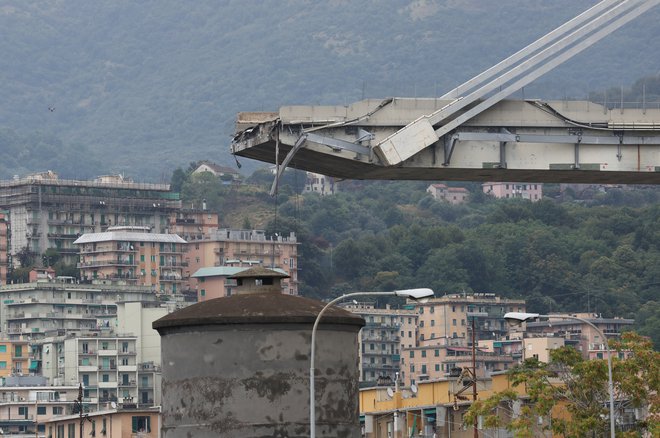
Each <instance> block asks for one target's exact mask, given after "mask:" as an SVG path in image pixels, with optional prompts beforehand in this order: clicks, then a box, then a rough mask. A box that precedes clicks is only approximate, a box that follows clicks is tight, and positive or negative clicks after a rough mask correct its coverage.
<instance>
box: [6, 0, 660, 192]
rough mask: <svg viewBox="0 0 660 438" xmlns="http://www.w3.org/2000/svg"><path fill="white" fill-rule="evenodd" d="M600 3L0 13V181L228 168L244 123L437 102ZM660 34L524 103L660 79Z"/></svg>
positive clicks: (189, 6)
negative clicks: (405, 101) (297, 107)
mask: <svg viewBox="0 0 660 438" xmlns="http://www.w3.org/2000/svg"><path fill="white" fill-rule="evenodd" d="M595 3H596V1H595V0H526V1H524V2H521V1H518V0H498V1H487V0H461V1H457V0H382V1H374V0H370V1H345V0H329V1H318V2H309V1H307V0H287V1H280V0H266V1H253V0H247V1H246V0H240V1H239V0H228V1H223V2H216V1H211V0H195V1H194V2H182V1H179V0H140V1H136V0H114V1H110V2H103V1H89V0H67V1H59V0H43V1H32V0H4V1H3V2H2V3H0V53H2V56H0V154H2V159H1V160H0V178H6V177H10V176H11V175H14V174H23V173H27V172H33V171H42V170H46V169H47V168H48V169H52V170H54V171H56V172H59V173H60V174H61V175H63V176H66V177H80V178H83V177H89V176H94V175H98V174H103V173H109V172H121V173H124V174H126V175H127V176H130V177H133V178H134V179H136V180H152V181H153V180H163V179H167V178H169V174H170V172H171V169H173V168H175V167H177V166H181V165H185V164H187V163H188V162H190V161H193V160H200V159H209V160H212V161H215V162H218V163H220V164H230V163H233V161H232V160H231V159H230V157H229V154H228V144H229V135H230V134H231V132H232V129H233V126H232V125H233V120H234V117H235V114H236V113H237V112H238V111H241V110H244V111H250V110H276V109H277V108H278V107H279V106H281V105H285V104H315V103H325V104H343V103H346V102H351V101H355V100H359V99H361V98H362V97H386V96H412V95H417V96H433V95H436V94H440V93H442V92H443V91H446V90H448V89H450V88H451V87H453V86H455V85H457V84H459V83H461V82H462V81H464V80H466V79H468V78H470V77H472V76H473V75H475V74H476V73H479V72H480V71H483V70H484V69H486V68H488V67H489V66H491V65H493V64H495V63H496V62H498V61H499V60H501V59H502V58H504V57H505V56H507V55H509V54H511V53H513V52H515V51H516V50H518V49H520V48H522V47H524V46H525V45H527V44H529V43H530V42H532V41H533V40H535V39H536V38H537V37H539V36H541V35H543V34H544V33H546V32H548V31H549V30H551V29H553V28H555V27H556V26H558V25H560V24H561V23H563V22H565V21H566V20H568V19H569V18H571V17H573V16H575V15H577V14H578V13H580V12H581V11H583V10H585V9H587V8H588V7H590V6H591V5H593V4H595ZM659 22H660V8H655V10H653V11H652V12H650V13H648V14H646V15H645V16H644V17H641V18H639V19H637V20H636V21H635V22H634V23H633V24H631V25H628V26H626V27H625V28H624V29H622V30H620V31H618V32H616V33H615V34H613V35H611V36H609V37H607V38H606V39H605V40H604V41H602V42H601V43H599V44H598V45H597V46H595V47H593V48H591V49H589V50H588V51H587V52H585V53H583V54H581V55H579V56H578V58H576V59H575V60H573V61H571V62H570V63H568V64H567V65H565V66H562V67H560V68H559V69H558V70H557V71H556V72H553V73H552V74H550V75H548V76H546V77H544V78H541V79H540V80H538V81H537V83H536V84H534V85H533V86H530V87H528V88H527V89H526V90H525V95H526V97H545V98H551V97H564V96H569V97H585V96H586V95H587V94H588V92H589V91H591V90H596V89H604V88H607V87H610V86H613V87H619V86H621V85H625V86H629V85H630V84H632V83H633V81H634V80H636V79H638V78H640V77H645V76H654V75H656V74H657V71H658V68H659V67H658V66H659V65H660V62H659V57H660V52H658V51H657V50H654V49H655V48H657V47H659V46H660V26H658V24H657V23H659ZM248 167H249V166H248Z"/></svg>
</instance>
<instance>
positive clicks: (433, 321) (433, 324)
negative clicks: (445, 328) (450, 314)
mask: <svg viewBox="0 0 660 438" xmlns="http://www.w3.org/2000/svg"><path fill="white" fill-rule="evenodd" d="M431 327H435V319H432V320H431Z"/></svg>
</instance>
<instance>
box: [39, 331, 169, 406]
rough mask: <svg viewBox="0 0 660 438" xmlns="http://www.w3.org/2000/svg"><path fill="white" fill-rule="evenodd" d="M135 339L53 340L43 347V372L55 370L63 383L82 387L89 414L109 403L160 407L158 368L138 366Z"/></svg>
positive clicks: (104, 337)
mask: <svg viewBox="0 0 660 438" xmlns="http://www.w3.org/2000/svg"><path fill="white" fill-rule="evenodd" d="M136 344H137V337H136V336H131V335H116V336H115V335H110V336H99V337H95V336H92V337H89V336H80V337H77V338H64V339H53V340H52V341H51V342H50V343H44V344H43V354H44V355H43V360H44V373H45V374H49V375H53V374H55V369H56V370H57V374H58V375H60V376H62V377H60V379H61V381H62V382H63V383H65V384H76V383H78V382H80V383H82V385H83V397H84V400H85V402H86V404H87V406H88V407H89V409H90V410H92V411H97V410H100V409H104V408H108V407H110V406H111V405H112V403H113V402H114V403H130V404H136V405H138V406H139V407H149V406H155V405H158V404H160V367H158V366H156V365H151V364H146V365H145V364H138V361H137V346H136Z"/></svg>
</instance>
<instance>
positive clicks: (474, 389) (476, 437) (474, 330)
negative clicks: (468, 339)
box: [467, 311, 488, 438]
mask: <svg viewBox="0 0 660 438" xmlns="http://www.w3.org/2000/svg"><path fill="white" fill-rule="evenodd" d="M480 316H482V317H487V316H488V313H486V312H469V311H468V312H467V317H468V318H469V319H471V320H472V321H471V327H472V403H473V404H474V403H475V402H476V401H477V328H476V327H477V324H476V320H477V318H479V317H480ZM473 426H474V438H479V418H478V417H477V416H475V417H474V424H473Z"/></svg>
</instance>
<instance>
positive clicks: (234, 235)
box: [186, 229, 298, 296]
mask: <svg viewBox="0 0 660 438" xmlns="http://www.w3.org/2000/svg"><path fill="white" fill-rule="evenodd" d="M186 258H187V260H188V262H187V263H188V264H189V269H190V272H191V274H194V273H196V272H198V271H199V270H200V269H201V268H211V267H234V268H249V267H251V266H263V267H265V268H270V269H281V270H282V271H284V272H285V273H286V274H287V275H288V276H289V278H288V279H287V280H286V281H284V282H283V283H282V284H283V288H285V289H283V292H284V293H287V294H290V295H297V294H298V241H297V240H296V235H295V234H294V233H291V234H289V235H288V236H279V235H277V234H275V235H274V236H266V232H265V231H263V230H230V229H217V230H211V231H210V233H209V234H208V235H207V236H205V237H204V238H203V239H202V240H195V241H194V242H191V243H190V244H189V245H188V253H187V254H186ZM197 278H198V277H197ZM188 287H189V288H190V289H195V288H196V287H198V283H197V280H196V278H195V277H193V276H191V281H190V282H189V285H188ZM207 289H208V288H207ZM200 295H201V294H200V292H199V290H198V296H200Z"/></svg>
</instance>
